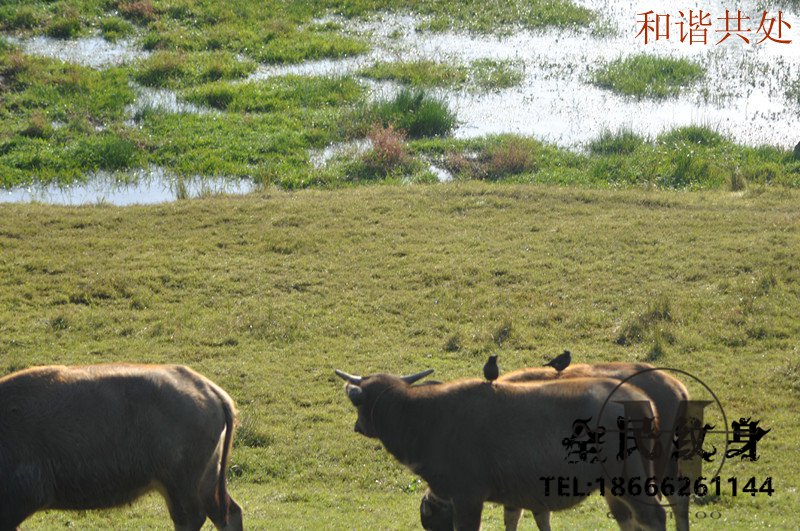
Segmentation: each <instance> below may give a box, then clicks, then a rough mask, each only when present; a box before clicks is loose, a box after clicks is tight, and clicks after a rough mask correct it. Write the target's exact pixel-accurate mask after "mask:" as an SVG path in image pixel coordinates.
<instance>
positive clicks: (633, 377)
mask: <svg viewBox="0 0 800 531" xmlns="http://www.w3.org/2000/svg"><path fill="white" fill-rule="evenodd" d="M587 377H594V378H611V379H614V380H619V381H620V382H626V383H629V384H633V385H635V386H637V387H638V388H640V389H641V390H642V391H644V392H645V393H646V394H647V396H648V397H649V398H650V400H651V401H652V402H653V405H654V406H655V409H656V412H657V414H658V417H659V419H660V420H661V425H662V430H661V433H660V435H659V445H660V447H661V448H662V449H667V448H670V447H671V445H672V436H673V432H674V426H675V423H676V422H677V421H678V419H679V417H680V415H681V407H682V405H683V404H685V403H686V401H688V400H689V393H688V391H687V390H686V387H685V386H684V385H683V384H682V383H681V382H680V381H679V380H678V379H676V378H674V377H673V376H671V375H670V374H669V372H668V371H665V370H661V369H657V368H655V367H653V366H652V365H649V364H647V363H624V362H617V363H597V364H593V365H589V364H578V365H572V366H570V367H568V368H567V369H566V370H564V371H563V372H561V373H558V372H553V371H552V370H551V369H548V368H544V367H531V368H527V369H520V370H517V371H514V372H510V373H507V374H504V375H503V376H501V377H500V379H499V381H500V382H507V383H527V382H542V381H552V380H558V379H561V380H564V379H569V378H587ZM665 457H666V458H665V459H660V460H656V461H655V463H656V470H654V473H655V477H656V478H657V480H660V479H664V478H671V479H673V480H674V479H675V478H678V477H679V476H681V475H682V472H681V470H680V467H679V465H680V462H679V461H677V460H675V459H673V458H672V457H671V456H670V455H668V454H665ZM659 484H660V481H659ZM667 499H668V501H669V504H670V507H671V509H672V512H673V516H674V518H675V524H676V529H677V530H678V531H688V529H689V497H688V496H680V495H678V493H677V492H672V493H670V495H669V496H667ZM609 503H610V504H612V508H613V509H615V510H613V511H612V514H616V515H623V516H624V520H623V521H621V522H620V524H621V525H624V521H627V520H628V519H629V518H630V517H629V516H627V515H626V512H625V508H624V507H623V506H621V504H619V503H618V502H617V501H616V500H614V499H613V498H612V499H609ZM613 505H617V507H613ZM521 516H522V510H521V509H518V508H516V507H508V506H507V507H505V512H504V518H503V520H504V523H505V529H506V531H515V530H516V529H517V525H518V523H519V519H520V517H521ZM534 519H535V521H536V525H537V527H538V528H539V529H540V531H549V530H550V512H549V511H543V512H539V513H534ZM420 520H421V521H422V525H423V527H424V528H425V529H428V530H429V531H450V530H452V529H453V506H452V504H451V503H450V502H449V500H446V499H442V498H440V497H439V496H437V495H436V493H434V492H433V491H431V490H430V489H429V490H428V491H427V492H426V493H425V495H424V496H423V497H422V501H421V502H420Z"/></svg>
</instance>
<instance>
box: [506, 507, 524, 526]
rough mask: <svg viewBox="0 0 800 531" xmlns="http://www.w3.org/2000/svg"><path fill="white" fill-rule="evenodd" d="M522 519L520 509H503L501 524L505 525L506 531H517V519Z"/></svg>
mask: <svg viewBox="0 0 800 531" xmlns="http://www.w3.org/2000/svg"><path fill="white" fill-rule="evenodd" d="M521 517H522V509H517V508H516V507H508V506H506V507H503V523H504V524H505V525H506V531H517V526H518V525H519V519H520V518H521Z"/></svg>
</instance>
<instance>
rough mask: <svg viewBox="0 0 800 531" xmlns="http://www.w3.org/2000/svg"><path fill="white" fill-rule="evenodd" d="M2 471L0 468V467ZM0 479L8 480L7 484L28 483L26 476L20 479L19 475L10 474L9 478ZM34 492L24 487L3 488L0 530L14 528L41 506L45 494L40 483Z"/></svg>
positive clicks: (0, 478) (0, 499) (0, 479)
mask: <svg viewBox="0 0 800 531" xmlns="http://www.w3.org/2000/svg"><path fill="white" fill-rule="evenodd" d="M0 472H2V469H0ZM0 481H8V483H7V484H8V485H9V486H11V485H26V484H28V485H29V484H30V480H29V479H28V478H25V479H20V477H19V476H14V475H12V476H11V477H9V478H2V477H0ZM37 488H38V489H40V490H37V492H36V493H31V492H29V491H28V489H26V488H25V487H15V488H11V489H8V490H5V491H4V493H3V495H2V497H0V530H2V531H6V530H15V529H17V528H18V526H19V525H20V524H22V522H24V521H25V520H26V519H27V518H28V517H29V516H31V515H32V514H33V513H35V512H36V511H38V510H39V509H41V508H42V505H44V503H42V501H43V499H45V498H44V496H45V494H43V492H44V491H43V490H41V489H42V488H43V487H42V485H38V486H37Z"/></svg>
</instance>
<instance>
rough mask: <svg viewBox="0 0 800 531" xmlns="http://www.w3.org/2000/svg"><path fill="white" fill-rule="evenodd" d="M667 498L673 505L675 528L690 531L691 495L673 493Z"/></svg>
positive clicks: (679, 530)
mask: <svg viewBox="0 0 800 531" xmlns="http://www.w3.org/2000/svg"><path fill="white" fill-rule="evenodd" d="M667 500H669V503H670V505H671V507H672V515H673V516H674V517H675V528H676V529H677V531H689V496H678V495H677V494H673V495H672V496H668V497H667Z"/></svg>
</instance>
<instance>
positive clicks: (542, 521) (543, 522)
mask: <svg viewBox="0 0 800 531" xmlns="http://www.w3.org/2000/svg"><path fill="white" fill-rule="evenodd" d="M533 519H534V520H535V521H536V526H537V527H538V528H539V531H550V511H543V512H541V513H533Z"/></svg>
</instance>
